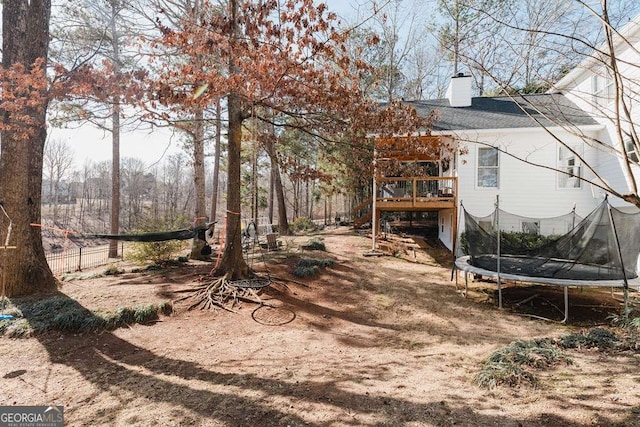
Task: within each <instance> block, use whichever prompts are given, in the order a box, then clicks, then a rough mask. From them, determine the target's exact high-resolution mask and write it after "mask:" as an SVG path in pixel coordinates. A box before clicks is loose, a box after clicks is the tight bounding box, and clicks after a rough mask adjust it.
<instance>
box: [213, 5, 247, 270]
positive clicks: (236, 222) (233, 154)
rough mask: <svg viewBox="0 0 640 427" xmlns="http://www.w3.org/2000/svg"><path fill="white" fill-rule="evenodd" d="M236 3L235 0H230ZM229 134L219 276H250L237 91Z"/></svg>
mask: <svg viewBox="0 0 640 427" xmlns="http://www.w3.org/2000/svg"><path fill="white" fill-rule="evenodd" d="M231 3H232V4H235V2H234V1H232V2H231ZM228 109H229V137H228V144H229V146H228V149H227V163H228V165H227V173H228V178H227V179H228V181H227V231H226V239H225V242H226V243H225V248H224V253H223V254H222V258H221V260H220V264H219V265H218V268H217V269H216V271H215V274H216V275H219V276H222V275H226V276H227V278H228V279H231V280H233V279H242V278H248V277H250V276H251V274H252V273H251V271H250V269H249V266H248V265H247V263H246V262H245V260H244V257H243V256H242V236H241V232H240V229H241V223H240V219H241V212H240V203H241V200H240V199H241V197H240V185H241V180H240V163H241V159H240V148H241V144H242V101H241V100H240V97H239V96H238V95H236V94H233V93H232V94H230V95H229V97H228Z"/></svg>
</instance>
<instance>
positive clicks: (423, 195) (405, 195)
mask: <svg viewBox="0 0 640 427" xmlns="http://www.w3.org/2000/svg"><path fill="white" fill-rule="evenodd" d="M457 192H458V180H457V178H456V177H434V176H421V177H409V178H378V197H377V198H376V208H377V209H378V210H381V211H430V210H440V209H454V208H455V207H456V206H457V201H458V200H457V197H456V194H457Z"/></svg>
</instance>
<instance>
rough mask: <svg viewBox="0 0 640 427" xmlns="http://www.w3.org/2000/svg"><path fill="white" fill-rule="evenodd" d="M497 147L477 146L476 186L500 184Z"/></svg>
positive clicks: (493, 186)
mask: <svg viewBox="0 0 640 427" xmlns="http://www.w3.org/2000/svg"><path fill="white" fill-rule="evenodd" d="M498 153H499V152H498V149H497V148H493V147H478V187H480V188H498V185H499V184H500V164H499V162H498V161H499V156H498Z"/></svg>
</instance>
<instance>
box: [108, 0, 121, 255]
mask: <svg viewBox="0 0 640 427" xmlns="http://www.w3.org/2000/svg"><path fill="white" fill-rule="evenodd" d="M111 44H112V46H113V67H114V69H113V72H114V73H115V75H116V76H118V75H119V74H120V56H119V52H120V46H119V43H118V33H117V29H116V5H115V2H113V1H112V2H111ZM111 118H112V119H111V120H112V123H111V126H112V127H111V156H112V158H111V227H110V233H111V234H119V233H120V94H119V93H116V94H114V99H113V107H112V110H111ZM117 257H118V241H117V240H109V258H117Z"/></svg>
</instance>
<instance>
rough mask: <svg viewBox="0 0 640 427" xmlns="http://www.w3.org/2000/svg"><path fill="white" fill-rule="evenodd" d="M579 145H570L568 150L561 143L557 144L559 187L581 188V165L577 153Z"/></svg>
mask: <svg viewBox="0 0 640 427" xmlns="http://www.w3.org/2000/svg"><path fill="white" fill-rule="evenodd" d="M578 150H579V147H572V149H571V150H570V149H569V148H568V147H565V146H563V145H559V146H558V170H559V171H561V172H558V187H559V188H581V187H582V180H580V177H581V176H582V167H581V165H580V160H579V159H578V156H577V153H579V151H578Z"/></svg>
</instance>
